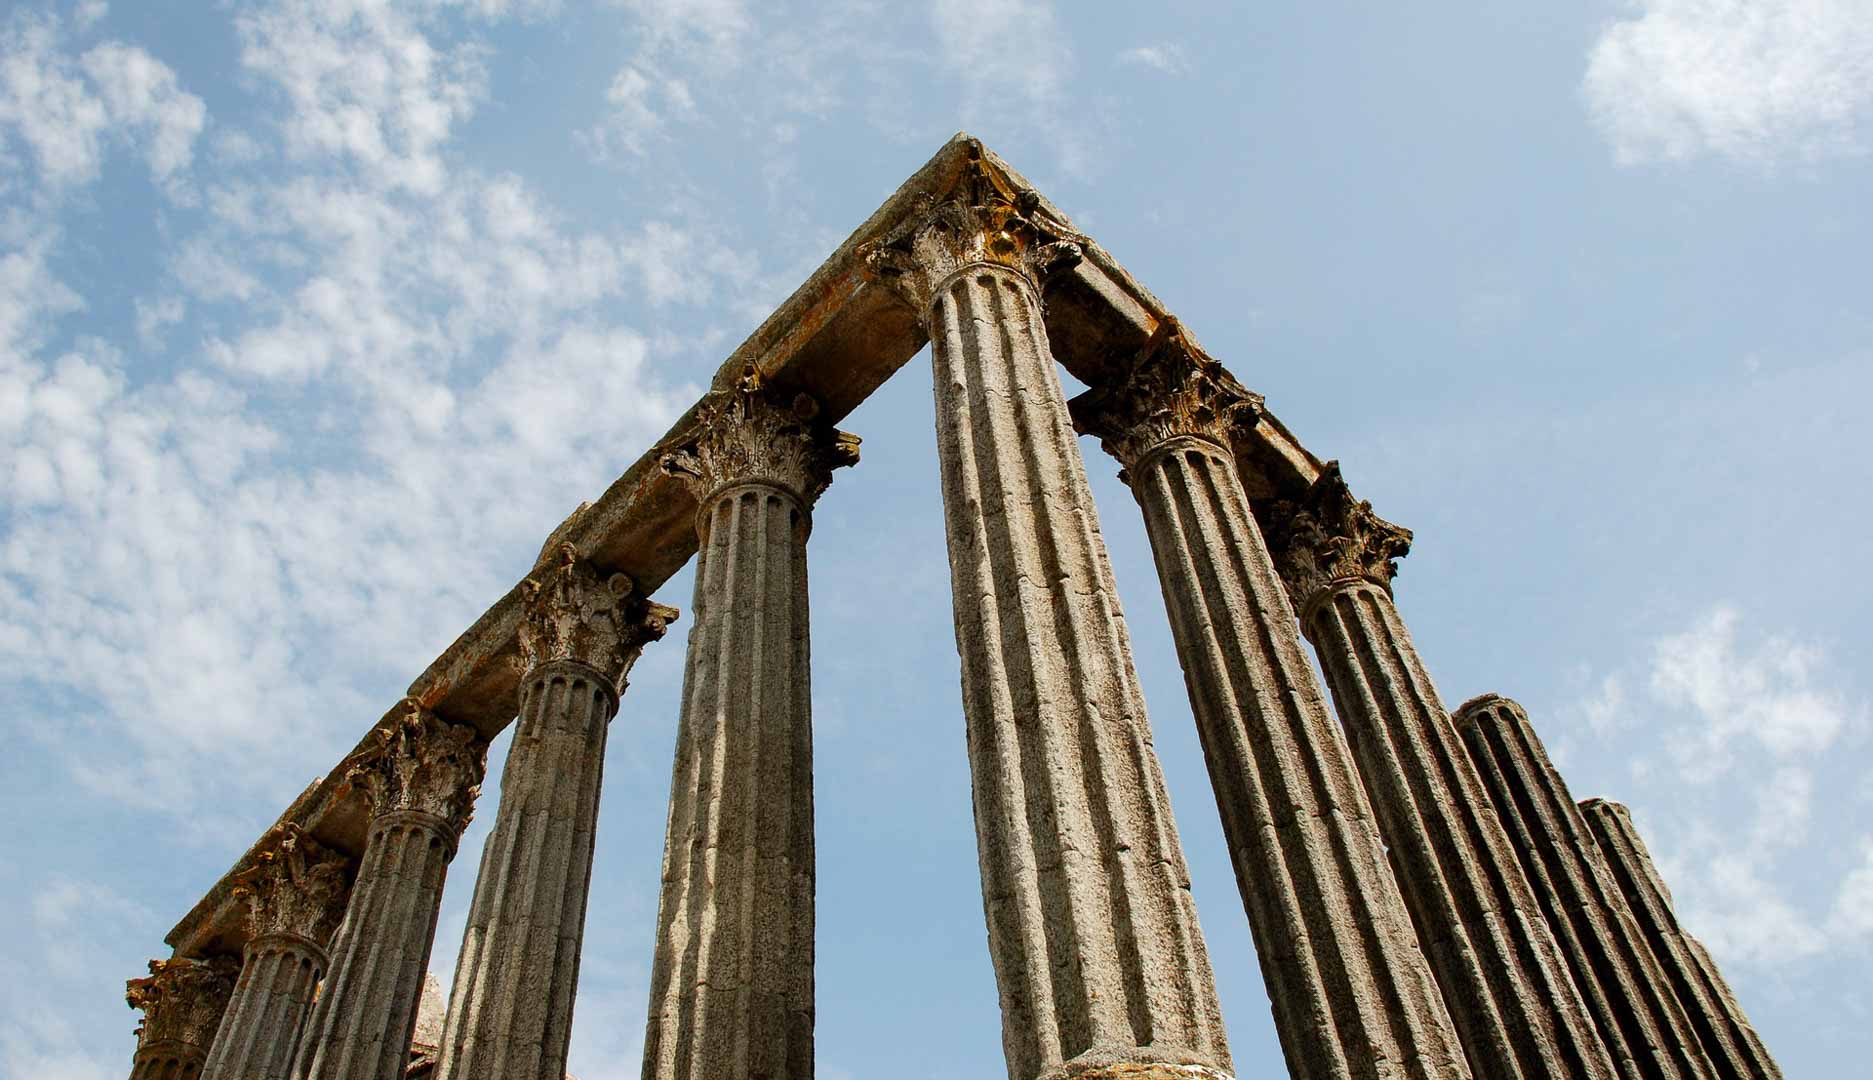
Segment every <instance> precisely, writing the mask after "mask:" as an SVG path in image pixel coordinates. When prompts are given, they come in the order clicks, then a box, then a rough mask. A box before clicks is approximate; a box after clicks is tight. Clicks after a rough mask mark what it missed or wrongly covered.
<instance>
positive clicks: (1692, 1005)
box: [1580, 799, 1782, 1080]
mask: <svg viewBox="0 0 1873 1080" xmlns="http://www.w3.org/2000/svg"><path fill="white" fill-rule="evenodd" d="M1580 810H1581V814H1582V816H1583V817H1585V819H1586V822H1587V828H1588V830H1589V831H1590V832H1591V833H1592V834H1593V838H1594V841H1595V843H1596V844H1598V846H1599V848H1600V852H1601V854H1602V855H1604V856H1605V858H1606V865H1607V867H1608V869H1609V870H1610V871H1611V872H1612V875H1613V880H1614V881H1615V882H1617V883H1618V885H1619V891H1620V893H1621V894H1622V895H1623V896H1624V897H1625V898H1626V903H1627V905H1628V907H1629V908H1630V910H1631V912H1632V916H1633V919H1634V921H1636V922H1637V923H1638V925H1639V929H1640V931H1641V932H1642V933H1644V935H1645V939H1646V944H1647V945H1649V946H1650V947H1651V950H1652V956H1653V958H1654V959H1655V960H1657V961H1658V966H1659V968H1660V969H1661V970H1662V971H1663V972H1664V975H1665V978H1666V980H1667V981H1668V982H1669V983H1670V984H1671V987H1672V989H1673V990H1674V991H1675V992H1676V993H1677V995H1678V1000H1679V1002H1680V1003H1682V1004H1683V1005H1684V1007H1685V1010H1686V1011H1687V1012H1689V1013H1690V1018H1691V1026H1692V1027H1693V1028H1695V1029H1696V1031H1697V1036H1698V1039H1699V1040H1700V1041H1702V1043H1703V1044H1704V1050H1705V1052H1706V1053H1707V1054H1709V1055H1710V1058H1711V1060H1712V1061H1713V1062H1714V1063H1715V1065H1716V1070H1717V1075H1718V1076H1721V1077H1723V1078H1724V1080H1781V1078H1782V1070H1781V1069H1780V1068H1779V1067H1778V1066H1777V1065H1776V1063H1775V1060H1774V1059H1773V1058H1771V1057H1770V1056H1769V1050H1768V1048H1767V1047H1766V1046H1764V1045H1763V1042H1762V1039H1761V1038H1760V1037H1759V1036H1758V1035H1757V1034H1756V1028H1755V1027H1754V1026H1753V1025H1752V1024H1751V1023H1750V1022H1749V1017H1748V1016H1747V1015H1745V1014H1744V1012H1743V1006H1742V1005H1741V1003H1739V1002H1738V1001H1737V999H1736V995H1735V994H1733V993H1732V992H1731V991H1730V985H1729V983H1727V982H1725V981H1724V978H1723V975H1722V973H1720V972H1719V971H1718V970H1717V965H1716V963H1715V962H1714V961H1713V960H1712V959H1711V958H1710V954H1709V953H1708V952H1707V951H1705V949H1704V947H1703V944H1702V943H1701V942H1699V941H1698V940H1697V939H1696V938H1694V937H1692V936H1691V935H1690V934H1688V933H1686V932H1685V930H1684V927H1682V926H1681V925H1679V923H1678V912H1677V908H1676V906H1675V905H1674V904H1673V903H1672V899H1671V890H1670V889H1668V888H1666V887H1665V881H1664V879H1663V878H1661V877H1660V876H1659V873H1658V869H1657V868H1656V867H1655V866H1653V864H1652V856H1651V853H1650V852H1648V851H1647V850H1646V847H1645V841H1644V840H1643V839H1641V838H1640V836H1639V830H1638V829H1637V828H1636V827H1634V825H1633V823H1632V814H1631V812H1630V811H1628V810H1627V809H1626V807H1625V806H1623V805H1621V804H1619V803H1616V802H1609V801H1607V800H1605V799H1587V800H1585V801H1583V802H1582V803H1581V804H1580Z"/></svg>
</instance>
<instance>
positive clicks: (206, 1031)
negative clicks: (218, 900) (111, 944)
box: [124, 956, 241, 1080]
mask: <svg viewBox="0 0 1873 1080" xmlns="http://www.w3.org/2000/svg"><path fill="white" fill-rule="evenodd" d="M240 970H241V965H240V961H238V960H236V959H235V958H233V957H231V956H216V957H211V958H208V959H193V958H189V957H180V956H178V957H172V958H170V959H168V960H152V961H150V973H149V974H148V975H147V976H144V977H143V978H140V979H131V980H129V981H128V982H127V983H126V984H125V986H124V999H125V1001H126V1002H128V1004H129V1005H130V1007H131V1008H133V1009H137V1010H140V1011H141V1012H142V1013H143V1022H142V1023H141V1024H139V1025H137V1032H136V1034H137V1049H136V1055H135V1056H134V1057H133V1058H132V1059H131V1068H130V1076H131V1080H170V1078H181V1077H195V1076H198V1075H200V1073H201V1070H202V1065H203V1063H204V1062H206V1061H207V1059H208V1052H209V1048H210V1047H211V1046H213V1044H214V1041H215V1031H216V1030H217V1029H218V1028H219V1027H220V1026H221V1021H222V1017H223V1016H224V1015H225V1014H226V1012H227V1008H228V997H229V995H230V994H232V993H233V991H234V985H235V981H236V980H237V979H238V977H239V976H240Z"/></svg>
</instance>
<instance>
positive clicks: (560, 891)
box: [436, 544, 676, 1080]
mask: <svg viewBox="0 0 1873 1080" xmlns="http://www.w3.org/2000/svg"><path fill="white" fill-rule="evenodd" d="M528 585H529V588H528V598H527V612H526V617H525V618H524V619H523V620H522V622H521V625H520V648H521V654H522V662H523V663H524V664H525V665H526V668H527V672H526V675H525V676H524V678H523V679H522V681H521V693H520V719H519V721H518V723H517V724H516V725H515V730H514V742H513V745H512V746H511V747H510V748H509V749H508V752H507V764H506V766H505V767H504V770H503V771H502V773H501V805H500V809H498V810H497V811H496V812H495V817H494V831H493V833H492V834H491V835H490V836H489V837H488V842H487V846H486V847H485V848H483V849H482V855H481V875H480V876H479V877H478V878H476V880H475V898H474V901H473V902H472V903H471V905H470V907H469V910H468V928H467V930H466V932H465V933H464V934H463V935H462V952H461V956H460V957H459V958H458V960H457V961H456V968H455V988H454V991H453V992H452V993H451V995H450V997H449V1019H448V1023H447V1024H446V1026H445V1027H444V1029H443V1034H442V1059H441V1063H440V1064H439V1065H438V1066H437V1067H436V1075H437V1077H438V1080H484V1078H487V1077H500V1078H501V1080H561V1078H562V1077H564V1076H565V1074H566V1045H567V1042H568V1040H570V1038H571V1037H572V1006H573V997H574V994H575V993H576V991H577V988H578V982H579V947H580V943H581V942H582V941H583V940H584V937H585V901H586V893H587V891H588V889H589V888H590V886H591V879H592V846H593V840H594V830H595V827H596V825H597V823H598V794H599V783H600V780H601V779H602V776H603V773H604V765H605V734H606V730H607V727H608V725H609V724H610V722H611V718H612V716H613V715H614V714H616V712H617V711H618V696H619V694H620V693H622V692H623V688H624V677H625V675H626V673H627V672H629V671H630V668H631V665H632V664H633V663H635V662H636V660H637V657H638V654H639V653H640V652H641V651H642V650H643V647H644V645H645V644H647V643H648V642H651V641H655V640H657V639H658V638H661V637H662V636H663V632H664V629H665V627H667V626H668V625H669V623H670V622H671V620H673V619H675V618H676V609H674V608H669V607H665V606H663V605H662V604H658V603H654V602H652V601H650V600H647V599H639V598H637V597H636V596H634V595H633V588H632V585H631V581H630V579H629V578H627V577H625V576H624V575H623V574H613V575H611V576H610V577H608V578H600V577H599V575H598V573H597V571H595V570H594V569H593V568H592V565H591V564H590V563H588V562H586V561H584V560H582V559H580V558H579V557H578V554H577V552H576V551H574V550H573V548H572V546H571V545H570V544H564V545H561V547H560V550H559V553H558V563H557V565H556V566H554V567H553V568H552V569H550V570H549V571H546V572H544V573H543V574H541V575H540V579H536V580H532V581H530V582H529V583H528Z"/></svg>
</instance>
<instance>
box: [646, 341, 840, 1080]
mask: <svg viewBox="0 0 1873 1080" xmlns="http://www.w3.org/2000/svg"><path fill="white" fill-rule="evenodd" d="M816 411H817V410H816V408H815V407H814V405H813V403H812V399H810V398H806V397H804V396H801V397H799V398H797V399H796V400H795V402H794V405H793V407H792V408H787V407H784V406H782V405H780V404H778V403H777V399H774V398H771V397H770V395H769V394H768V393H767V392H766V391H764V390H763V388H762V387H761V386H760V384H759V380H758V379H756V378H755V377H754V376H753V375H752V373H750V374H749V375H747V376H746V377H744V379H743V381H742V383H741V385H740V386H738V387H737V388H735V389H732V390H728V391H723V392H720V393H717V394H714V395H711V396H710V397H709V398H708V399H705V402H704V404H703V406H702V408H701V409H699V410H698V415H699V419H700V422H701V430H700V431H699V433H698V435H697V437H696V440H695V441H694V442H692V443H690V444H688V445H687V446H686V447H685V448H684V449H682V450H679V451H678V452H676V453H674V454H671V455H669V456H667V457H666V458H665V459H664V468H665V469H666V470H668V471H670V472H672V473H673V474H676V475H679V476H682V477H684V478H686V479H687V480H688V481H689V485H690V487H691V488H692V490H693V492H694V494H695V495H696V496H697V499H698V504H699V513H698V517H697V531H698V533H699V534H700V535H699V540H700V544H699V551H698V554H697V565H696V591H695V602H694V606H693V608H692V612H693V615H694V618H695V622H694V624H693V627H692V629H691V631H690V638H689V654H688V663H687V670H686V672H685V675H684V681H683V709H682V716H681V718H680V721H679V724H678V729H677V743H676V761H675V766H674V769H673V774H672V779H671V783H670V813H669V823H668V831H667V836H666V839H665V845H664V861H663V886H662V894H661V899H660V902H659V905H658V915H657V946H656V952H655V955H654V958H653V960H652V966H651V980H650V983H651V985H650V1019H649V1023H648V1027H647V1030H646V1033H645V1037H644V1068H643V1075H644V1077H645V1080H712V1078H715V1077H763V1078H766V1080H813V929H814V919H813V899H814V897H813V892H814V874H813V732H812V694H811V677H810V665H809V657H808V648H809V635H808V627H807V580H806V574H807V565H806V540H807V535H808V533H809V531H810V530H811V527H812V519H811V506H812V501H813V498H814V497H816V496H817V495H818V494H819V493H820V491H821V490H822V489H824V487H825V486H826V483H827V481H828V479H829V474H830V472H831V469H832V468H833V467H834V466H835V465H843V464H849V463H850V462H851V461H852V460H856V453H855V450H856V443H857V440H856V439H854V438H852V437H851V436H845V435H842V434H841V433H838V432H834V431H832V430H831V429H830V428H826V427H823V426H818V425H814V424H812V423H811V417H812V416H813V414H814V413H815V412H816Z"/></svg>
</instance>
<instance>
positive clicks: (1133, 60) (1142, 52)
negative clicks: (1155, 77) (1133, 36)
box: [1119, 42, 1190, 75]
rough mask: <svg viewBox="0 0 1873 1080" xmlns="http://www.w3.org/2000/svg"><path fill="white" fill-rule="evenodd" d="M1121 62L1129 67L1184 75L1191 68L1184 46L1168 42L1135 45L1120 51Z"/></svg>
mask: <svg viewBox="0 0 1873 1080" xmlns="http://www.w3.org/2000/svg"><path fill="white" fill-rule="evenodd" d="M1119 63H1121V64H1124V65H1126V66H1128V67H1142V68H1151V69H1152V70H1154V71H1162V72H1164V73H1165V74H1166V75H1182V74H1183V73H1185V72H1187V71H1189V70H1190V61H1189V60H1188V59H1187V58H1186V57H1185V55H1184V50H1183V47H1182V46H1179V45H1173V44H1170V43H1168V42H1166V43H1160V44H1156V45H1134V46H1132V47H1131V48H1129V49H1125V50H1122V51H1121V52H1120V53H1119Z"/></svg>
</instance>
